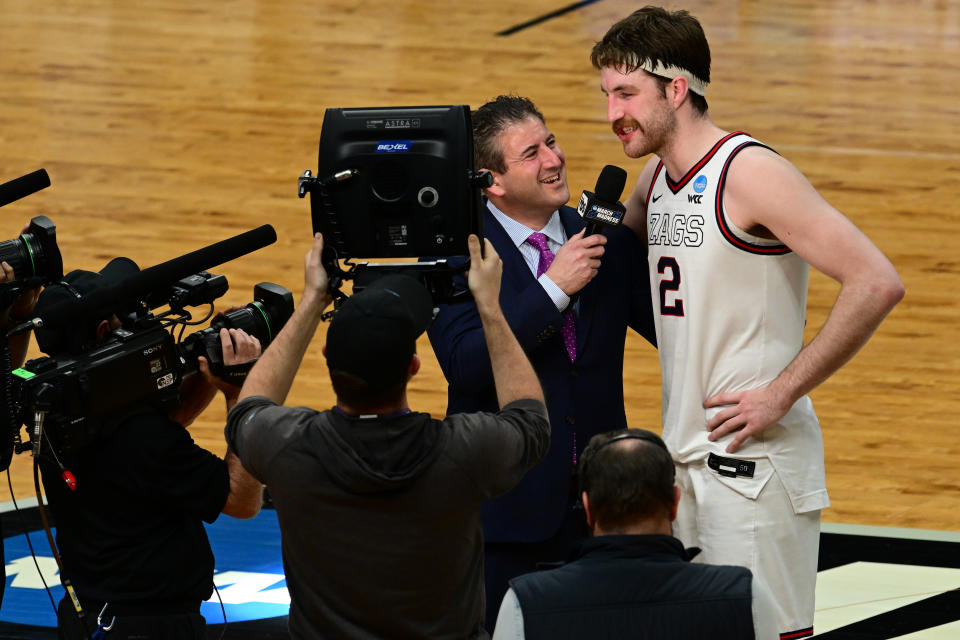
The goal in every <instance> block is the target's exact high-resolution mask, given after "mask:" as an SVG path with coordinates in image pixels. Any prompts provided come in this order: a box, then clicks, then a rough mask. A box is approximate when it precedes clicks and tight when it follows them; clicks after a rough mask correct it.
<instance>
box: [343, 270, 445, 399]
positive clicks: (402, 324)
mask: <svg viewBox="0 0 960 640" xmlns="http://www.w3.org/2000/svg"><path fill="white" fill-rule="evenodd" d="M432 320H433V298H432V297H431V296H430V293H429V292H428V291H427V290H426V289H425V288H424V287H423V285H421V284H420V283H419V282H418V281H417V280H416V279H414V278H412V277H410V276H405V275H400V274H392V275H388V276H384V277H382V278H378V279H376V280H374V281H373V282H371V283H370V284H369V285H367V287H366V288H364V289H363V290H362V291H360V292H359V293H355V294H354V295H352V296H350V297H349V298H347V300H346V301H345V302H344V303H343V304H342V305H341V306H340V308H339V309H337V311H336V313H334V315H333V319H332V320H331V321H330V328H329V329H328V330H327V366H328V367H329V368H330V369H331V370H338V371H342V372H344V373H348V374H351V375H354V376H356V377H358V378H360V379H361V380H363V381H364V382H366V383H367V384H368V385H369V386H370V390H371V391H373V392H379V391H384V390H386V389H389V388H390V387H391V386H393V385H395V384H397V383H399V382H401V381H402V380H404V379H405V376H406V372H407V367H408V366H409V365H410V359H411V358H412V357H413V354H414V353H416V350H417V349H416V345H417V338H418V337H419V336H420V334H422V333H423V332H424V331H426V329H427V327H428V326H430V322H431V321H432Z"/></svg>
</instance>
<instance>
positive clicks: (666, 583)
mask: <svg viewBox="0 0 960 640" xmlns="http://www.w3.org/2000/svg"><path fill="white" fill-rule="evenodd" d="M579 474H580V495H581V498H582V500H583V507H584V510H585V512H586V518H587V523H588V524H589V526H590V527H591V529H592V531H593V537H592V538H591V539H589V540H587V541H585V542H583V543H582V544H581V545H580V546H579V547H578V548H577V549H576V550H575V551H574V552H573V554H571V558H570V561H569V562H568V563H567V564H564V565H562V566H560V567H559V568H556V569H552V570H546V571H539V572H535V573H528V574H526V575H523V576H520V577H518V578H514V579H513V580H511V581H510V590H509V591H508V592H507V595H506V596H505V597H504V599H503V603H502V605H501V607H500V615H499V617H498V618H497V624H496V632H495V634H494V636H493V637H494V640H506V639H514V638H516V639H523V638H526V639H529V640H534V639H536V638H551V639H554V640H556V639H558V638H587V637H589V638H616V639H618V640H620V639H623V638H639V637H644V638H674V639H682V638H754V637H756V638H776V637H777V625H776V623H775V618H774V608H773V600H772V596H771V595H770V592H769V590H768V589H767V587H766V586H765V585H764V584H763V583H762V582H760V581H759V580H758V579H757V577H756V576H754V575H752V574H751V572H750V570H749V569H746V568H744V567H734V566H718V565H708V564H699V563H692V562H690V560H691V559H692V558H693V557H694V556H695V555H696V554H697V553H698V552H699V549H696V548H692V549H684V547H683V545H682V544H681V543H680V541H679V540H677V539H676V538H674V537H673V536H672V535H671V523H672V522H673V520H674V518H676V515H677V503H678V501H679V498H680V491H679V489H678V488H677V486H676V485H675V484H674V466H673V460H672V459H671V458H670V454H669V453H668V452H667V448H666V445H664V443H663V440H661V439H660V437H659V436H657V435H656V434H654V433H652V432H650V431H646V430H643V429H622V430H619V431H611V432H609V433H603V434H599V435H596V436H594V437H593V438H591V440H590V444H589V446H588V447H587V449H586V450H585V451H584V452H583V455H582V457H581V458H580V469H579Z"/></svg>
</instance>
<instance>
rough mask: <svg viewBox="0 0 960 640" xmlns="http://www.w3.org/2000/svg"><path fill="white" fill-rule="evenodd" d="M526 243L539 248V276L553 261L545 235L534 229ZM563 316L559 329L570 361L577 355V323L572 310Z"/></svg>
mask: <svg viewBox="0 0 960 640" xmlns="http://www.w3.org/2000/svg"><path fill="white" fill-rule="evenodd" d="M527 243H529V244H531V245H533V246H534V247H536V248H537V249H539V250H540V263H539V264H538V265H537V277H538V278H539V277H540V276H542V275H543V274H544V273H546V271H547V269H549V268H550V265H551V264H552V263H553V257H554V254H553V251H550V247H549V246H547V236H546V235H544V234H542V233H540V232H539V231H535V232H533V233H531V234H530V237H529V238H527ZM563 316H564V317H565V318H566V319H567V321H566V322H565V323H564V325H563V328H562V329H561V330H560V333H561V335H562V336H563V344H564V345H566V347H567V355H569V356H570V362H573V361H574V360H575V359H576V357H577V323H576V320H575V319H574V317H573V310H570V311H567V312H566V313H565V314H563Z"/></svg>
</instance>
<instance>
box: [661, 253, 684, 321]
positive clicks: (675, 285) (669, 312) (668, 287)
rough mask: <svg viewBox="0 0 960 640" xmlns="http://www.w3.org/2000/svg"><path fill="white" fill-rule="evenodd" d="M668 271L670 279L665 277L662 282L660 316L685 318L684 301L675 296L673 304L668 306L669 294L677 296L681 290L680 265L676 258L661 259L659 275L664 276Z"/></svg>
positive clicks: (664, 257) (666, 257)
mask: <svg viewBox="0 0 960 640" xmlns="http://www.w3.org/2000/svg"><path fill="white" fill-rule="evenodd" d="M667 270H669V271H670V274H669V275H670V279H669V280H668V279H667V278H666V277H664V278H662V279H661V280H660V315H664V316H683V300H681V299H680V298H677V297H676V296H675V295H674V296H673V304H667V294H668V293H670V292H672V293H674V294H676V292H677V291H679V290H680V265H679V264H677V259H676V258H670V257H668V256H663V257H661V258H660V260H659V262H657V273H659V274H660V275H663V274H664V273H665V272H666V271H667Z"/></svg>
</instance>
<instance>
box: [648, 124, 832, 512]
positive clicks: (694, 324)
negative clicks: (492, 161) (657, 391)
mask: <svg viewBox="0 0 960 640" xmlns="http://www.w3.org/2000/svg"><path fill="white" fill-rule="evenodd" d="M753 145H760V146H764V145H761V143H759V142H757V141H756V140H754V139H753V138H751V137H749V136H747V135H746V134H743V133H731V134H728V135H727V136H725V137H724V138H722V139H721V140H720V141H718V142H717V144H716V145H714V147H713V148H712V149H711V150H710V151H709V152H708V153H707V154H706V155H705V156H704V157H703V158H702V159H701V160H700V161H699V162H698V163H697V164H696V165H694V167H693V168H692V169H690V171H689V172H688V173H687V174H686V175H685V176H683V177H682V178H681V179H680V180H679V181H678V182H674V181H673V180H671V178H670V177H669V176H667V171H666V169H665V168H664V166H663V163H662V162H661V163H660V165H659V166H658V167H657V170H656V174H655V175H654V179H653V181H652V183H651V186H650V190H649V192H648V193H647V233H648V243H649V261H650V282H651V287H650V289H651V292H652V293H653V310H654V317H655V321H656V329H657V341H658V345H659V347H658V348H659V352H660V367H661V370H662V376H663V436H664V440H665V441H666V443H667V446H668V447H669V449H670V451H671V452H673V455H674V457H675V459H676V460H677V461H678V462H682V463H693V462H698V461H701V460H703V459H705V458H706V457H707V455H708V454H709V453H711V452H712V453H715V454H717V455H720V456H726V457H736V458H741V459H760V458H769V460H770V462H771V463H772V466H773V468H774V469H775V470H776V471H777V473H778V475H779V476H780V478H781V480H782V481H783V484H784V486H785V487H786V488H787V491H788V493H789V494H790V497H791V500H792V501H793V506H794V509H795V510H796V511H797V512H798V513H800V512H804V511H809V510H812V509H820V508H824V507H826V506H828V504H829V501H828V500H827V495H826V482H825V474H824V467H823V439H822V437H821V434H820V425H819V423H818V421H817V417H816V414H815V413H814V411H813V405H812V403H811V402H810V399H809V398H808V397H807V396H804V397H803V398H801V399H800V400H798V401H797V402H796V404H794V406H793V407H792V408H791V409H790V411H789V412H788V413H787V415H785V416H784V417H783V418H782V419H781V420H780V421H779V423H777V424H775V425H772V426H770V427H769V428H768V429H767V430H766V431H764V432H763V433H762V434H761V435H760V436H759V437H754V438H749V439H747V441H746V442H745V443H744V445H743V446H742V447H741V448H740V449H739V450H738V451H737V452H736V453H734V454H727V453H726V452H725V451H724V450H725V449H726V446H727V445H728V444H729V443H730V441H731V440H732V438H733V436H732V435H728V436H726V437H724V438H721V439H720V440H719V441H717V442H710V441H709V440H707V435H708V432H707V430H706V422H707V420H708V419H709V418H710V417H711V416H713V415H714V414H715V413H717V412H718V411H720V409H704V408H703V401H704V400H705V399H707V398H709V397H710V396H713V395H715V394H717V393H722V392H729V391H741V390H745V389H754V388H757V387H762V386H764V385H766V384H768V383H769V382H770V381H772V380H773V379H774V378H776V377H777V375H778V374H779V373H780V372H781V371H782V370H783V369H784V368H785V367H786V366H787V365H788V364H789V363H790V362H791V361H792V360H793V358H794V357H795V356H796V355H797V353H798V352H799V351H800V349H801V347H802V346H803V329H804V323H805V317H806V304H807V281H808V278H809V267H808V265H807V264H806V263H805V262H804V261H803V260H802V259H801V258H800V257H799V256H797V255H795V254H794V253H793V252H792V251H790V249H789V248H788V247H786V246H785V245H783V244H781V243H779V242H778V241H771V240H767V239H764V238H759V237H756V236H752V235H750V234H748V233H746V232H745V231H743V230H742V229H739V228H737V227H736V226H735V225H734V224H733V223H732V222H731V221H730V220H729V218H728V217H727V215H726V212H725V211H724V207H723V190H724V179H725V177H726V173H727V169H728V168H729V166H730V163H731V162H732V161H733V160H734V158H735V157H736V155H737V154H738V153H739V152H740V151H741V150H742V149H744V148H746V147H748V146H753ZM765 466H767V465H765ZM767 467H768V468H769V466H767ZM758 468H760V465H758ZM771 473H772V471H771ZM718 477H719V478H720V479H721V481H723V482H725V483H727V484H728V485H729V486H731V488H733V489H735V490H737V491H739V492H741V493H743V494H744V495H748V497H756V495H758V494H759V492H760V490H762V488H763V485H764V484H765V483H766V481H767V480H768V479H769V474H767V475H766V477H756V478H754V479H753V480H749V479H744V478H736V479H729V478H725V477H722V476H718Z"/></svg>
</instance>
